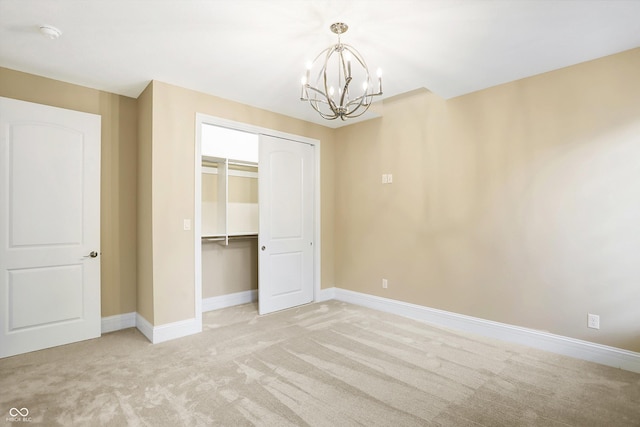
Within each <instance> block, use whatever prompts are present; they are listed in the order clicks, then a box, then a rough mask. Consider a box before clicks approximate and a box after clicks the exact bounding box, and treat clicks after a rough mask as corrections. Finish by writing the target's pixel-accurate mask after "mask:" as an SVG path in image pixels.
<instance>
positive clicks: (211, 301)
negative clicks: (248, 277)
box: [202, 289, 258, 313]
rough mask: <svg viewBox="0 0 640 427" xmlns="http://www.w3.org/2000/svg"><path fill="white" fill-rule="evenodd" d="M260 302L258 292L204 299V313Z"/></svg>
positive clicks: (237, 293) (252, 291)
mask: <svg viewBox="0 0 640 427" xmlns="http://www.w3.org/2000/svg"><path fill="white" fill-rule="evenodd" d="M255 301H258V291H257V290H255V289H254V290H251V291H243V292H236V293H233V294H227V295H220V296H218V297H210V298H203V299H202V312H203V313H204V312H206V311H213V310H219V309H221V308H227V307H233V306H235V305H240V304H248V303H250V302H255Z"/></svg>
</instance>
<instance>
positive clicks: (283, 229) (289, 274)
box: [258, 135, 314, 314]
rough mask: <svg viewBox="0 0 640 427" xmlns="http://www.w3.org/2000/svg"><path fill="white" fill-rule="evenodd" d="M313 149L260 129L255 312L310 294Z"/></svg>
mask: <svg viewBox="0 0 640 427" xmlns="http://www.w3.org/2000/svg"><path fill="white" fill-rule="evenodd" d="M313 150H314V149H313V147H312V146H311V145H309V144H305V143H302V142H295V141H290V140H285V139H281V138H276V137H272V136H266V135H260V164H259V167H258V198H259V201H260V236H259V240H258V270H259V271H258V277H259V280H258V281H259V285H258V307H259V312H260V314H267V313H271V312H273V311H277V310H282V309H285V308H290V307H295V306H297V305H301V304H306V303H309V302H311V301H312V300H313V269H314V265H313V258H314V257H313V236H314V217H313V212H314V209H313V200H314V184H313V182H314V181H313V180H314V151H313Z"/></svg>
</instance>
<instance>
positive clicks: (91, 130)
mask: <svg viewBox="0 0 640 427" xmlns="http://www.w3.org/2000/svg"><path fill="white" fill-rule="evenodd" d="M99 253H100V116H97V115H94V114H88V113H81V112H77V111H71V110H65V109H62V108H55V107H49V106H45V105H40V104H33V103H29V102H24V101H18V100H14V99H8V98H0V357H6V356H11V355H15V354H20V353H26V352H29V351H33V350H39V349H43V348H47V347H53V346H57V345H62V344H67V343H70V342H75V341H80V340H84V339H89V338H95V337H98V336H100V258H99V257H98V255H99Z"/></svg>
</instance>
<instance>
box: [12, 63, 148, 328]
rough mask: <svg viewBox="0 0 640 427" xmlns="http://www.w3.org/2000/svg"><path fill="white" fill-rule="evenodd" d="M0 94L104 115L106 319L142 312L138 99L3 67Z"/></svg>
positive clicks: (103, 299) (103, 281) (103, 277)
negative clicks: (138, 234)
mask: <svg viewBox="0 0 640 427" xmlns="http://www.w3.org/2000/svg"><path fill="white" fill-rule="evenodd" d="M0 96H4V97H7V98H14V99H20V100H23V101H29V102H35V103H39V104H46V105H52V106H55V107H61V108H67V109H72V110H77V111H84V112H87V113H93V114H99V115H100V116H102V135H101V136H102V152H101V189H100V191H101V196H100V203H101V209H100V216H101V231H100V239H101V252H102V256H101V287H102V292H101V303H102V316H103V317H106V316H111V315H115V314H122V313H129V312H132V311H135V310H136V263H137V260H136V199H137V192H136V186H135V182H136V174H137V134H136V132H137V111H136V100H135V99H132V98H127V97H124V96H119V95H114V94H111V93H107V92H102V91H99V90H95V89H89V88H86V87H82V86H76V85H72V84H68V83H63V82H60V81H56V80H51V79H47V78H44V77H39V76H34V75H31V74H26V73H21V72H18V71H14V70H9V69H6V68H0Z"/></svg>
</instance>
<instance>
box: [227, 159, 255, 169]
mask: <svg viewBox="0 0 640 427" xmlns="http://www.w3.org/2000/svg"><path fill="white" fill-rule="evenodd" d="M228 163H229V164H230V165H234V166H248V167H252V168H257V167H258V164H257V163H253V162H240V161H235V160H229V162H228Z"/></svg>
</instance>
